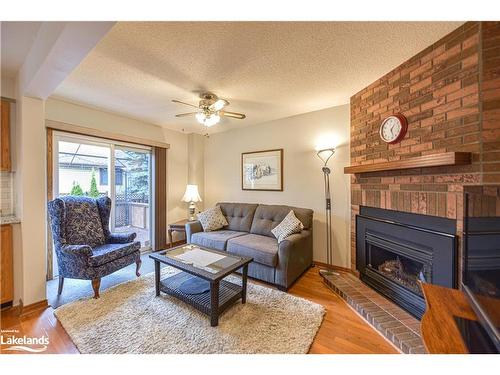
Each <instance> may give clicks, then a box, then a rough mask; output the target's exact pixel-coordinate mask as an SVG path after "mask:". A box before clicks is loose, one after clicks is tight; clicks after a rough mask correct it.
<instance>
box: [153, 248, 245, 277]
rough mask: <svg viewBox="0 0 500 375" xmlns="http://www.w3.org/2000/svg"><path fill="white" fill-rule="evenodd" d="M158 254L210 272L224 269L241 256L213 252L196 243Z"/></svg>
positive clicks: (236, 261) (233, 263) (238, 260)
mask: <svg viewBox="0 0 500 375" xmlns="http://www.w3.org/2000/svg"><path fill="white" fill-rule="evenodd" d="M160 254H161V255H163V256H165V257H167V258H170V259H174V260H176V261H178V262H182V263H184V264H187V265H191V266H193V267H195V268H198V269H201V270H204V271H207V272H210V273H217V272H219V271H222V270H225V269H227V268H228V267H231V266H233V265H235V264H236V263H238V262H240V261H241V258H238V257H235V256H231V255H222V254H220V252H217V253H215V252H212V251H209V250H205V249H203V248H200V247H199V246H196V245H185V246H181V247H178V248H175V249H172V250H167V251H165V252H161V253H160Z"/></svg>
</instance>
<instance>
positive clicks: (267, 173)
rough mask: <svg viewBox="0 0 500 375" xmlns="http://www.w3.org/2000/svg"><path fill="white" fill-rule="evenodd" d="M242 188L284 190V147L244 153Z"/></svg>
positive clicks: (242, 157)
mask: <svg viewBox="0 0 500 375" xmlns="http://www.w3.org/2000/svg"><path fill="white" fill-rule="evenodd" d="M241 189H242V190H262V191H283V149H282V148H280V149H276V150H265V151H254V152H244V153H242V154H241Z"/></svg>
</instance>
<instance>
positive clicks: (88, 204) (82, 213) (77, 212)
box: [62, 196, 106, 248]
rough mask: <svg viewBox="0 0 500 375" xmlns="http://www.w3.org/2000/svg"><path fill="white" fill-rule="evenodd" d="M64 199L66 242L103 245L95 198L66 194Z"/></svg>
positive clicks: (102, 233) (102, 232)
mask: <svg viewBox="0 0 500 375" xmlns="http://www.w3.org/2000/svg"><path fill="white" fill-rule="evenodd" d="M62 200H63V201H64V206H65V212H66V218H65V221H64V226H65V228H64V229H65V234H66V243H68V244H70V245H89V246H90V247H92V248H93V247H95V246H99V245H103V244H104V243H105V242H106V240H105V237H104V230H103V229H102V223H101V217H100V216H99V209H98V207H97V202H96V200H95V199H92V198H88V197H73V196H67V197H64V198H62Z"/></svg>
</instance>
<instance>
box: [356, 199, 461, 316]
mask: <svg viewBox="0 0 500 375" xmlns="http://www.w3.org/2000/svg"><path fill="white" fill-rule="evenodd" d="M456 248H457V241H456V222H455V220H450V219H446V218H439V217H435V216H428V215H419V214H411V213H405V212H399V211H392V210H385V209H380V208H373V207H364V206H362V207H361V208H360V214H359V215H357V216H356V268H357V269H358V271H359V272H360V278H361V280H362V281H363V282H365V283H366V284H368V285H369V286H371V287H372V288H374V289H375V290H377V291H378V292H380V293H382V294H383V295H385V296H386V297H388V298H389V299H391V300H393V301H394V302H395V303H397V304H398V305H399V306H401V307H402V308H404V309H405V310H407V311H408V312H409V313H411V314H412V315H414V316H415V317H417V318H419V319H420V318H421V317H422V315H423V313H424V311H425V301H424V298H423V295H422V291H421V289H420V282H424V283H431V284H437V285H441V286H445V287H449V288H453V287H455V286H456V268H457V267H456V252H457V251H456Z"/></svg>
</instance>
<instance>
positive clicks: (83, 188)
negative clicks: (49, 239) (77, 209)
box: [53, 132, 152, 274]
mask: <svg viewBox="0 0 500 375" xmlns="http://www.w3.org/2000/svg"><path fill="white" fill-rule="evenodd" d="M53 148H54V150H53V151H54V153H53V155H54V157H53V161H54V166H53V167H54V168H53V171H54V173H53V187H54V191H53V197H59V196H64V195H79V196H89V197H94V198H98V197H102V196H108V197H110V198H111V202H112V211H111V220H110V229H111V231H114V232H135V233H137V240H138V241H140V242H141V250H142V251H146V250H150V249H151V247H152V234H151V228H152V225H151V221H152V219H151V189H152V173H151V170H152V168H151V151H152V150H151V148H150V147H146V146H138V145H129V144H126V143H117V142H113V143H112V142H110V141H108V140H105V139H98V138H94V137H85V136H79V135H73V134H66V133H59V132H55V133H54V138H53ZM55 261H56V260H55V256H54V268H53V269H54V273H55V274H57V267H56V266H55V264H56V263H55Z"/></svg>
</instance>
